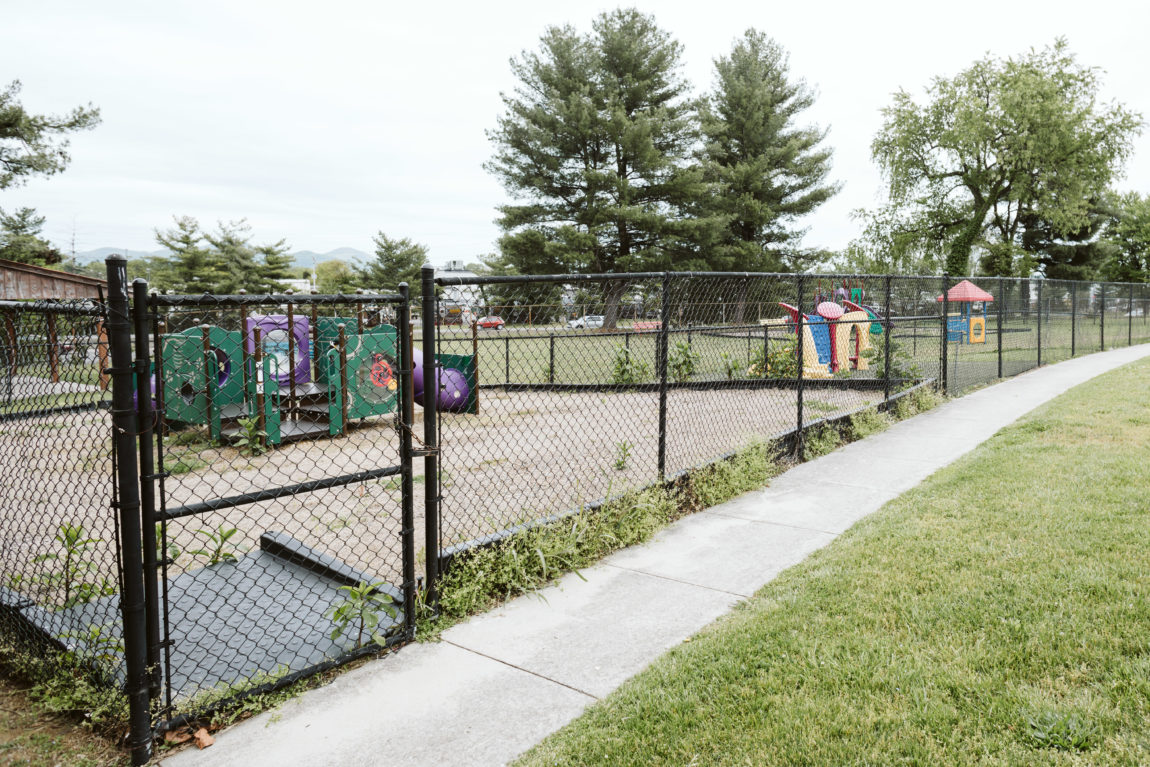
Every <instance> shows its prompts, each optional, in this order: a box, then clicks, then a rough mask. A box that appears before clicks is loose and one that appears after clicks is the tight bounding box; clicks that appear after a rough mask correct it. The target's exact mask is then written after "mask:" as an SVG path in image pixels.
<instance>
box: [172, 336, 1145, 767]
mask: <svg viewBox="0 0 1150 767" xmlns="http://www.w3.org/2000/svg"><path fill="white" fill-rule="evenodd" d="M1147 355H1150V345H1142V346H1136V347H1133V348H1129V349H1120V350H1116V351H1111V352H1104V353H1099V354H1092V355H1089V356H1086V357H1079V358H1077V359H1074V360H1070V361H1068V362H1062V363H1059V364H1057V365H1053V366H1050V367H1044V368H1041V369H1038V370H1035V371H1031V372H1029V373H1026V374H1024V375H1021V376H1018V377H1016V378H1013V379H1010V380H1007V381H1004V382H1003V383H1000V384H998V385H995V386H992V387H988V388H986V389H983V390H981V391H978V392H975V393H974V394H971V395H969V396H967V397H962V398H960V399H956V400H954V401H952V402H948V403H947V404H945V405H943V406H942V407H939V408H937V409H935V410H933V411H930V412H928V413H925V414H923V415H920V416H918V417H916V418H912V419H910V420H907V421H903V422H901V423H899V424H896V425H895V426H893V427H892V428H890V429H888V430H887V431H885V432H882V433H881V434H877V435H875V436H873V437H870V438H868V439H865V440H862V441H860V442H855V443H853V444H851V445H848V446H846V447H844V448H842V449H840V450H837V451H835V452H833V453H831V454H829V455H826V456H824V457H822V458H819V459H818V460H815V461H810V462H809V463H805V464H802V465H800V466H797V467H795V468H794V469H791V470H790V471H788V472H786V473H785V474H783V475H781V476H779V477H778V478H776V479H775V480H774V481H773V482H772V483H771V486H770V487H768V488H766V489H763V490H759V491H755V492H752V493H748V494H746V495H743V496H741V497H739V498H736V499H734V500H732V501H729V502H727V503H724V504H721V505H719V506H715V507H713V508H710V509H707V510H706V511H703V512H700V513H698V514H694V515H692V516H690V517H687V518H685V519H682V520H680V521H679V522H677V523H675V524H673V525H671V526H669V527H668V528H666V529H665V530H663V531H661V532H660V533H658V534H657V535H656V536H655V538H654V540H653V541H651V542H650V543H648V544H646V545H643V546H637V547H634V548H631V549H627V550H625V551H620V552H617V553H616V554H614V555H612V556H610V557H608V558H607V559H605V560H604V561H603V562H602V563H601V564H599V565H597V566H595V567H592V568H589V569H587V570H584V571H583V573H582V575H583V577H584V578H585V579H586V580H582V579H580V578H579V577H577V576H575V575H568V576H567V577H565V578H563V579H562V580H561V581H560V582H559V583H558V584H557V585H555V586H552V587H549V588H547V589H545V590H544V591H543V592H542V594H541V595H528V596H525V597H521V598H519V599H516V600H514V601H512V602H510V603H508V604H507V605H504V606H503V607H500V608H499V609H496V610H493V611H492V612H490V613H487V614H484V615H480V616H477V617H475V618H473V619H471V620H470V621H468V622H467V623H464V624H461V625H459V626H456V627H454V628H452V629H450V630H449V631H447V632H445V633H444V636H443V639H444V641H442V642H439V643H435V644H414V645H411V646H409V647H405V648H403V649H402V650H400V651H399V652H398V653H395V654H393V655H390V656H387V657H385V658H382V659H380V660H377V661H373V662H371V663H369V664H367V665H365V666H363V667H361V668H359V669H356V670H354V671H352V672H349V673H347V674H345V675H343V676H341V677H340V678H338V679H336V680H335V681H334V682H333V683H332V684H330V685H328V686H327V687H324V688H321V689H317V690H313V691H311V692H308V693H306V694H304V695H302V696H300V697H299V698H297V699H295V700H293V701H290V702H288V703H287V704H285V705H284V706H283V707H282V708H281V709H280V710H278V711H273V712H269V713H266V714H262V715H260V716H257V717H255V718H253V719H251V720H249V721H246V722H244V723H242V724H239V725H237V726H235V727H233V728H231V729H229V730H227V731H225V732H223V733H220V734H219V735H218V736H217V740H216V744H215V745H214V746H212V747H211V748H208V749H205V750H203V751H196V750H194V749H193V750H185V751H182V752H180V753H177V754H174V755H172V756H169V757H166V758H165V759H163V761H162V765H164V767H216V766H219V767H223V766H224V765H245V767H256V766H257V765H268V766H269V767H270V766H272V765H274V766H275V767H281V766H282V765H293V766H297V767H311V766H312V765H315V766H316V767H319V766H320V765H323V766H324V767H352V766H359V765H362V766H364V767H367V766H368V765H372V766H379V767H383V766H384V765H386V766H387V767H399V766H400V765H468V767H479V766H482V765H501V764H505V763H507V762H509V761H511V760H512V759H514V758H515V757H516V756H517V755H519V754H520V753H522V752H523V751H525V750H527V749H528V748H530V747H531V746H532V745H534V744H535V743H537V742H539V741H540V740H542V739H543V738H544V737H545V736H546V735H548V734H549V733H551V732H553V731H555V730H557V729H559V728H560V727H562V726H563V725H564V724H566V723H567V722H569V721H571V720H572V719H574V718H575V717H577V716H578V715H579V714H580V713H581V712H582V711H583V709H584V708H585V707H586V706H587V705H588V704H590V703H592V702H594V701H595V700H597V699H599V698H602V697H604V696H605V695H607V694H608V693H610V692H611V691H612V690H614V689H615V688H616V687H618V686H619V685H620V684H622V683H623V681H625V680H626V679H627V678H628V677H630V676H632V675H634V674H635V673H637V672H638V671H640V670H642V669H643V668H644V667H646V666H647V665H648V664H649V663H651V662H652V661H654V660H655V659H656V658H657V657H659V655H660V654H662V653H663V652H664V651H666V650H667V649H669V648H671V647H673V646H675V645H676V644H678V643H680V642H682V641H683V640H684V639H686V638H687V637H689V636H691V635H692V634H694V633H695V632H697V631H698V630H699V629H701V628H703V627H704V626H706V625H707V624H708V623H710V622H712V621H713V620H715V618H717V617H719V616H721V615H722V614H724V613H725V612H727V611H728V610H730V608H731V607H732V606H733V605H734V604H735V603H736V602H738V601H740V600H742V599H744V598H746V597H748V596H750V595H751V594H753V593H754V592H755V591H756V590H757V589H759V588H760V587H761V586H763V585H764V584H765V583H767V582H768V581H770V580H771V579H773V578H774V577H775V576H776V575H778V573H779V572H781V571H782V570H784V569H786V568H788V567H790V566H791V565H794V564H796V563H798V562H800V561H801V560H802V559H804V558H805V557H806V556H807V555H808V554H809V553H810V552H812V551H814V550H816V549H818V548H821V547H823V546H825V545H827V544H828V543H830V542H831V541H832V540H833V539H834V538H835V536H837V535H838V534H839V533H842V532H843V531H844V530H846V529H847V528H849V527H850V526H851V525H852V524H854V523H855V522H856V521H857V520H859V519H860V518H862V517H865V516H866V515H868V514H870V513H872V512H874V511H876V510H877V509H878V508H879V507H881V506H882V505H883V504H884V503H886V502H887V501H888V500H890V499H892V498H894V497H895V496H897V495H899V494H900V493H902V492H903V491H905V490H907V489H909V488H911V487H913V486H914V485H916V484H918V483H919V482H920V481H922V480H923V479H924V478H925V477H927V476H928V475H930V474H931V473H933V472H934V471H936V470H937V469H939V468H941V467H943V466H945V465H947V464H949V463H950V462H952V461H953V460H955V459H956V458H958V457H959V456H961V455H963V454H964V453H966V452H968V451H970V450H972V449H973V448H974V447H976V446H977V445H978V444H980V443H981V442H983V441H984V440H986V439H987V438H989V437H990V436H991V435H993V434H994V433H995V432H997V431H998V430H999V429H1001V428H1002V427H1003V426H1006V425H1007V424H1009V423H1011V422H1013V421H1014V420H1015V419H1017V418H1018V417H1019V416H1021V415H1023V414H1024V413H1026V412H1028V411H1030V410H1032V409H1033V408H1035V407H1037V406H1038V405H1041V404H1042V403H1044V402H1046V401H1048V400H1050V399H1052V398H1054V397H1055V396H1057V395H1059V394H1061V393H1062V392H1064V391H1066V390H1067V389H1069V388H1071V387H1073V386H1075V385H1077V384H1079V383H1082V382H1084V381H1086V380H1089V379H1090V378H1093V377H1094V376H1097V375H1099V374H1101V373H1104V372H1106V371H1109V370H1112V369H1114V368H1116V367H1118V366H1120V365H1123V364H1125V363H1127V362H1131V361H1133V360H1136V359H1140V358H1142V357H1144V356H1147Z"/></svg>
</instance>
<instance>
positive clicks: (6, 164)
mask: <svg viewBox="0 0 1150 767" xmlns="http://www.w3.org/2000/svg"><path fill="white" fill-rule="evenodd" d="M19 95H20V81H19V80H13V81H12V82H11V83H9V84H8V86H7V87H4V88H0V189H7V188H8V187H11V186H19V185H21V184H23V183H26V182H27V180H28V177H30V176H36V175H40V176H51V175H54V174H56V173H59V172H60V171H62V170H64V169H65V168H66V167H68V163H69V162H71V160H72V158H71V157H70V156H69V155H68V151H67V149H68V140H67V139H66V138H62V137H63V136H65V135H67V134H69V133H75V132H77V131H82V130H90V129H91V128H94V127H96V126H97V125H99V124H100V110H99V109H96V108H95V107H93V106H92V105H90V104H89V105H88V106H87V107H76V108H75V109H73V110H72V111H71V112H69V113H68V114H65V115H37V114H30V113H28V112H27V111H26V110H25V109H24V106H23V105H22V104H21V103H20V101H19V100H18V96H19Z"/></svg>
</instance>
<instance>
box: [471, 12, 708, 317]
mask: <svg viewBox="0 0 1150 767" xmlns="http://www.w3.org/2000/svg"><path fill="white" fill-rule="evenodd" d="M681 53H682V49H681V46H680V45H679V43H677V42H676V41H674V40H672V39H671V37H670V36H669V35H668V34H667V33H666V32H665V31H663V30H661V29H660V28H659V27H658V26H657V25H656V23H655V20H654V18H653V17H651V16H646V15H643V14H641V13H639V12H638V11H637V10H634V9H620V10H614V11H609V12H606V13H603V14H601V15H600V16H599V17H597V18H596V19H595V21H594V23H593V25H592V31H591V33H590V34H588V35H580V34H578V33H577V32H576V31H575V30H574V29H573V28H571V27H569V26H565V27H552V28H550V29H548V30H547V31H546V32H545V33H544V35H543V37H542V38H541V41H540V46H539V49H538V50H537V51H530V52H529V51H525V52H524V53H523V54H522V55H521V56H520V57H519V58H518V59H514V60H513V61H512V63H511V68H512V72H513V73H514V75H515V76H516V78H517V79H518V81H519V85H518V86H517V88H516V89H515V91H514V92H513V93H511V94H504V95H503V102H504V106H505V109H506V111H505V113H504V114H503V115H502V116H501V117H500V118H499V122H498V127H497V128H496V129H495V130H494V131H492V132H490V133H489V134H488V135H489V138H490V139H491V141H492V142H493V143H494V145H495V154H494V156H493V158H492V159H491V160H490V161H489V162H488V163H487V164H486V166H485V167H486V168H487V170H488V171H489V172H491V173H492V174H494V175H495V176H496V177H497V178H498V179H499V180H500V182H501V183H502V184H503V186H504V187H505V188H506V189H507V191H508V192H509V193H510V194H511V195H512V197H514V198H516V199H517V200H519V201H520V202H517V203H515V204H509V205H504V206H502V207H500V209H499V211H500V218H499V225H500V227H501V228H502V229H503V231H504V233H505V234H504V235H503V237H502V238H501V239H500V242H499V246H500V251H501V252H502V254H503V256H504V257H505V258H507V260H508V261H509V262H510V263H511V264H513V265H514V267H515V268H516V270H517V271H519V272H521V273H524V274H532V273H539V272H577V273H599V272H633V271H643V270H647V269H653V268H667V267H670V266H671V265H672V262H673V261H672V259H673V257H674V256H675V255H677V254H678V255H683V254H686V255H687V256H688V257H689V254H690V252H691V250H692V244H693V243H697V242H699V241H700V240H703V239H704V236H703V230H705V229H706V228H707V227H708V226H713V222H710V221H708V220H706V219H705V218H700V217H693V216H688V215H686V209H687V208H688V207H689V206H690V205H691V204H692V202H694V201H696V200H698V198H699V197H701V195H702V193H703V191H704V189H705V186H704V183H703V180H702V173H701V171H700V170H699V169H698V168H697V167H692V166H691V163H689V159H690V154H691V150H692V147H693V146H694V143H695V141H696V136H697V133H696V129H695V127H694V113H695V106H696V104H695V102H694V101H693V100H691V99H690V97H689V93H688V91H689V86H688V84H687V82H686V80H685V79H684V78H683V77H682V76H681V75H680V68H681V63H680V60H681ZM603 291H604V304H605V307H604V314H605V315H606V324H607V325H608V326H611V325H613V324H614V322H615V319H616V316H617V310H618V305H619V301H620V300H621V298H622V295H623V290H622V285H621V283H619V282H607V283H605V284H604V286H603Z"/></svg>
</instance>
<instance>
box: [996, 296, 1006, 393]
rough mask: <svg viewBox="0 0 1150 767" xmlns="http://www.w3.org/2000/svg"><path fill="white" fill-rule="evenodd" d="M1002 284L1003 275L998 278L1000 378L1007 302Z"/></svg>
mask: <svg viewBox="0 0 1150 767" xmlns="http://www.w3.org/2000/svg"><path fill="white" fill-rule="evenodd" d="M1002 285H1003V280H1002V278H1001V277H999V278H998V312H997V320H998V333H997V335H998V377H999V378H1002V314H1003V312H1004V311H1005V308H1004V307H1003V304H1004V303H1006V301H1005V296H1006V291H1004V290H1003V289H1002Z"/></svg>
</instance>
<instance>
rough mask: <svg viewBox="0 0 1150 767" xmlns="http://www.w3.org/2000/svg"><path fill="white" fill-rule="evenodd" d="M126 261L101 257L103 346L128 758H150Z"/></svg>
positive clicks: (138, 760)
mask: <svg viewBox="0 0 1150 767" xmlns="http://www.w3.org/2000/svg"><path fill="white" fill-rule="evenodd" d="M127 264H128V261H127V259H126V258H124V257H123V256H120V255H112V256H108V258H107V260H106V261H105V267H106V269H107V277H108V347H109V351H110V353H111V361H112V370H111V373H112V429H113V432H112V433H113V443H114V445H115V451H116V481H117V486H118V490H119V497H118V498H116V499H114V501H113V504H114V505H115V506H116V507H117V510H118V511H119V518H120V519H119V521H120V557H121V568H122V569H121V573H120V575H121V591H120V613H121V616H122V619H123V622H124V625H123V629H124V667H125V674H126V683H125V692H126V694H127V698H128V727H129V731H128V739H129V748H130V750H131V752H132V764H133V765H143V764H147V763H148V761H150V760H151V758H152V724H151V712H150V711H149V706H150V699H149V695H148V692H149V690H148V678H147V651H148V650H147V645H148V635H147V619H146V616H145V607H144V563H143V560H142V552H141V549H142V542H141V539H140V484H139V482H140V478H139V474H138V472H137V470H136V458H137V455H136V431H137V419H136V409H135V407H134V406H133V404H132V390H133V388H134V387H133V383H132V323H131V321H130V320H129V315H128V311H129V310H128V268H127Z"/></svg>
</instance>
